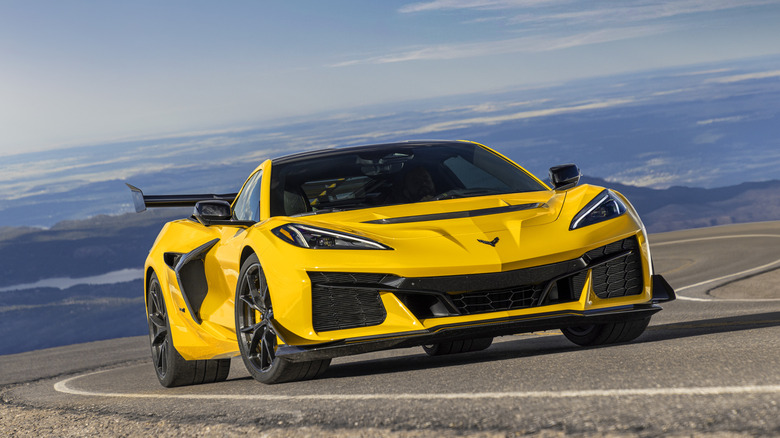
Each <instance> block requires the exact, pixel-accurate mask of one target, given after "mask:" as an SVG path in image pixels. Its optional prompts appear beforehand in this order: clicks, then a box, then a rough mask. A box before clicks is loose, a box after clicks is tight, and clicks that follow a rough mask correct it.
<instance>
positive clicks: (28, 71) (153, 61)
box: [0, 0, 780, 159]
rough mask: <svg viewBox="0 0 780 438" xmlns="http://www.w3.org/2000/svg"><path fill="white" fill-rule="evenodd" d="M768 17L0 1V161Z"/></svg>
mask: <svg viewBox="0 0 780 438" xmlns="http://www.w3.org/2000/svg"><path fill="white" fill-rule="evenodd" d="M779 22H780V0H636V1H625V0H619V1H601V0H587V1H585V0H433V1H410V0H405V1H390V0H382V1H366V0H328V1H324V0H299V1H283V2H282V1H221V2H216V1H198V0H187V1H184V0H180V1H179V0H170V1H141V0H139V1H102V0H101V1H98V0H93V1H76V0H50V1H46V0H38V1H29V0H0V157H2V156H8V155H14V154H20V153H25V152H37V151H45V150H50V149H56V148H66V147H74V146H80V145H90V144H101V143H104V142H115V141H120V140H128V139H139V138H147V137H154V136H166V135H175V134H181V133H194V132H214V131H219V130H229V129H242V128H250V127H259V126H263V124H264V123H270V122H271V121H274V120H279V119H282V118H288V117H296V116H305V115H312V114H318V113H325V112H329V111H339V110H344V109H354V108H356V107H361V106H367V105H381V104H388V105H392V104H396V105H398V104H400V103H403V102H406V101H410V100H415V99H426V98H432V97H442V96H454V95H459V94H464V93H481V92H495V91H497V90H502V89H507V90H509V89H512V90H517V89H522V88H523V87H536V86H541V85H550V84H555V83H562V82H567V81H572V80H576V79H582V78H588V77H598V76H609V75H613V74H618V73H625V72H633V71H645V70H652V69H659V68H666V67H673V66H686V65H695V64H699V63H707V62H718V61H728V60H739V59H747V58H751V57H756V56H764V55H773V54H779V53H780V44H778V42H780V26H778V25H777V23H779ZM0 159H2V158H0Z"/></svg>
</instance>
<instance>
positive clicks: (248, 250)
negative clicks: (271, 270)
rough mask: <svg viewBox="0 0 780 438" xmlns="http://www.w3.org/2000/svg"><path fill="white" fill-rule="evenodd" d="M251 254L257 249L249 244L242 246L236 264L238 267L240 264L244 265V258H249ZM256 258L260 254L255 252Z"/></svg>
mask: <svg viewBox="0 0 780 438" xmlns="http://www.w3.org/2000/svg"><path fill="white" fill-rule="evenodd" d="M252 254H257V251H255V249H254V248H252V247H251V246H250V245H247V246H245V247H244V249H243V250H241V259H240V262H239V264H238V267H239V269H241V267H242V266H244V262H246V259H248V258H249V256H251V255H252ZM257 258H260V255H259V254H257Z"/></svg>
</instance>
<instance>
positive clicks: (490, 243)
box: [477, 237, 498, 247]
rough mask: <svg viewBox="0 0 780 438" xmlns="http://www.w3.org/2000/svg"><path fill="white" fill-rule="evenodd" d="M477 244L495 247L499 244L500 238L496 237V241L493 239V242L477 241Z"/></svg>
mask: <svg viewBox="0 0 780 438" xmlns="http://www.w3.org/2000/svg"><path fill="white" fill-rule="evenodd" d="M477 242H479V243H484V244H485V245H490V246H492V247H495V246H496V243H498V237H496V238H495V239H493V240H491V241H489V242H488V241H487V240H482V239H477Z"/></svg>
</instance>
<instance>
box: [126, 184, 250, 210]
mask: <svg viewBox="0 0 780 438" xmlns="http://www.w3.org/2000/svg"><path fill="white" fill-rule="evenodd" d="M125 185H127V187H129V188H130V192H131V193H132V195H133V205H135V212H136V213H140V212H142V211H145V210H146V208H147V207H192V206H194V205H195V204H197V203H198V201H207V200H211V199H218V200H221V201H227V202H230V203H232V202H233V200H235V199H236V196H238V193H225V194H222V195H144V192H142V191H141V189H139V188H138V187H135V186H131V185H130V184H127V183H125Z"/></svg>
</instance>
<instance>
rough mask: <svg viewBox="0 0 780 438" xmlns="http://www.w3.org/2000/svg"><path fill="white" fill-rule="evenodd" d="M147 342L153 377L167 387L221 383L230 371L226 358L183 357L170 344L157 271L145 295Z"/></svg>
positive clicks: (169, 333) (168, 324)
mask: <svg viewBox="0 0 780 438" xmlns="http://www.w3.org/2000/svg"><path fill="white" fill-rule="evenodd" d="M146 309H147V314H146V316H147V322H148V323H149V344H150V345H151V350H152V362H153V364H154V370H155V373H156V374H157V379H158V380H159V381H160V384H161V385H162V386H165V387H167V388H170V387H173V386H183V385H197V384H201V383H212V382H221V381H224V380H225V379H227V376H228V373H229V372H230V359H208V360H185V359H184V358H183V357H182V356H181V354H179V352H178V351H176V348H175V347H174V345H173V338H172V337H171V329H170V321H169V319H168V312H167V307H166V306H165V298H164V297H163V292H162V288H161V287H160V281H159V280H158V279H157V274H154V273H153V274H152V275H151V277H150V278H149V282H148V287H147V296H146Z"/></svg>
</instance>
